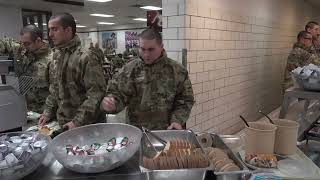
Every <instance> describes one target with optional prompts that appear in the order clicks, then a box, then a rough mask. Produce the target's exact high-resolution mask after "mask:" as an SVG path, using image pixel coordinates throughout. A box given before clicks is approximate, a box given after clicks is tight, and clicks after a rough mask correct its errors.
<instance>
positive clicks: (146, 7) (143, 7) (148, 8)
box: [140, 6, 162, 11]
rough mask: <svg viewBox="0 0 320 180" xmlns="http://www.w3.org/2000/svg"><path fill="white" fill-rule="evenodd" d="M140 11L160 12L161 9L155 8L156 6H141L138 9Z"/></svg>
mask: <svg viewBox="0 0 320 180" xmlns="http://www.w3.org/2000/svg"><path fill="white" fill-rule="evenodd" d="M140 8H141V9H147V10H155V11H157V10H161V9H162V8H161V7H156V6H142V7H140Z"/></svg>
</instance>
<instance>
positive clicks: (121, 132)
mask: <svg viewBox="0 0 320 180" xmlns="http://www.w3.org/2000/svg"><path fill="white" fill-rule="evenodd" d="M113 137H128V138H129V142H132V144H129V145H128V146H127V147H126V148H123V149H120V150H117V151H112V152H108V153H105V154H103V155H87V156H72V155H67V153H66V145H69V144H73V145H78V146H80V147H81V146H84V145H90V144H92V143H103V142H107V141H108V140H109V139H111V138H113ZM141 138H142V132H141V130H140V129H138V128H136V127H134V126H131V125H128V124H121V123H100V124H92V125H87V126H83V127H79V128H76V129H72V130H68V131H66V132H64V133H62V134H60V135H58V136H57V137H55V138H54V139H53V141H52V143H51V145H50V149H51V151H52V153H53V155H54V156H55V158H56V159H57V160H58V162H59V163H61V164H62V165H63V166H64V167H65V168H67V169H69V170H72V171H76V172H79V173H99V172H104V171H108V170H112V169H114V168H116V167H119V166H121V165H122V164H123V163H125V162H126V161H127V160H129V159H130V158H131V157H132V156H133V155H134V154H135V153H136V152H137V150H138V149H139V147H140V143H141Z"/></svg>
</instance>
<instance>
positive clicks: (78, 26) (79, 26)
mask: <svg viewBox="0 0 320 180" xmlns="http://www.w3.org/2000/svg"><path fill="white" fill-rule="evenodd" d="M76 27H77V28H85V27H87V26H83V25H77V26H76Z"/></svg>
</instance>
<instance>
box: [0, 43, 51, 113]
mask: <svg viewBox="0 0 320 180" xmlns="http://www.w3.org/2000/svg"><path fill="white" fill-rule="evenodd" d="M0 44H1V48H0V51H1V52H3V53H4V54H6V53H7V54H13V55H14V57H15V59H16V60H17V64H16V75H17V76H18V77H20V76H28V77H31V78H32V79H33V86H32V87H31V89H30V90H29V91H28V93H27V94H26V96H25V98H26V102H27V108H28V110H30V111H34V112H37V113H42V111H43V109H44V104H45V100H46V98H47V96H48V95H49V66H48V62H49V59H50V53H51V50H50V49H49V47H48V45H47V44H44V46H43V47H41V48H40V49H38V50H36V51H35V52H26V51H25V49H23V48H22V46H20V44H19V43H16V42H14V41H13V40H12V39H8V38H6V39H4V40H0Z"/></svg>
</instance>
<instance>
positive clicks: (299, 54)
mask: <svg viewBox="0 0 320 180" xmlns="http://www.w3.org/2000/svg"><path fill="white" fill-rule="evenodd" d="M310 63H313V64H316V65H320V59H319V57H318V56H316V55H315V54H314V50H313V48H312V47H306V46H304V45H303V44H300V43H296V44H294V46H293V49H292V50H291V52H290V54H289V56H288V60H287V66H286V73H285V80H284V87H283V88H284V90H285V89H287V88H289V87H290V86H292V85H293V82H292V79H291V75H290V73H291V71H292V70H294V69H295V68H297V67H302V66H305V65H308V64H310Z"/></svg>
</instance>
